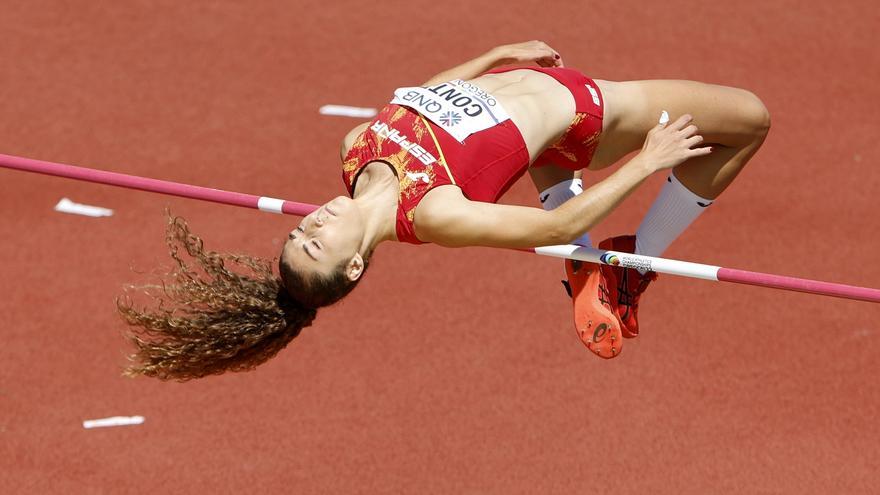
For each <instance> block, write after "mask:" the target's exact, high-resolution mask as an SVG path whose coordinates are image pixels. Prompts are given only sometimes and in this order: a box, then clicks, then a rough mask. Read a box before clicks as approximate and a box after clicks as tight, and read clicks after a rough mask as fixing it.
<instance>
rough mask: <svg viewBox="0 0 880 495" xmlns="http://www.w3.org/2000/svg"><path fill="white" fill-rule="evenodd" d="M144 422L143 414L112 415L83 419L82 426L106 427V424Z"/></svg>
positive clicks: (88, 427)
mask: <svg viewBox="0 0 880 495" xmlns="http://www.w3.org/2000/svg"><path fill="white" fill-rule="evenodd" d="M143 422H144V417H143V416H113V417H110V418H101V419H87V420H85V421H83V428H85V429H87V430H89V429H92V428H106V427H108V426H129V425H139V424H142V423H143Z"/></svg>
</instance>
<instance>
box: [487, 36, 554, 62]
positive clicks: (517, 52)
mask: <svg viewBox="0 0 880 495" xmlns="http://www.w3.org/2000/svg"><path fill="white" fill-rule="evenodd" d="M495 50H497V55H498V61H499V63H501V64H518V63H523V62H535V63H536V64H538V65H540V66H541V67H563V65H562V56H560V55H559V52H557V51H556V50H554V49H553V48H550V46H549V45H548V44H547V43H544V42H543V41H526V42H525V43H514V44H512V45H502V46H499V47H498V48H496V49H495Z"/></svg>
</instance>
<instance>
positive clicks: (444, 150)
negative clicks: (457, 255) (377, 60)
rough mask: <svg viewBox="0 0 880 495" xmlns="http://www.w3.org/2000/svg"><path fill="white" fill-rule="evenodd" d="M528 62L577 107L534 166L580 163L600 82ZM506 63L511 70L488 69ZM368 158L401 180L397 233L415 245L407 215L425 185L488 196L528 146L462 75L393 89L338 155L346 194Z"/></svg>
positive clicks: (590, 148) (597, 116)
mask: <svg viewBox="0 0 880 495" xmlns="http://www.w3.org/2000/svg"><path fill="white" fill-rule="evenodd" d="M530 69H532V70H537V71H540V72H543V73H545V74H548V75H550V76H552V77H553V78H555V79H556V80H557V81H559V82H560V83H562V84H563V85H565V86H566V87H567V88H569V90H571V92H572V95H574V98H575V102H576V111H577V114H576V115H575V118H574V120H573V122H572V124H571V126H570V127H569V129H568V131H566V133H565V134H564V135H563V137H562V138H561V139H560V140H559V142H557V143H555V144H554V145H552V146H551V147H550V148H548V149H547V150H545V151H544V153H542V154H541V155H540V156H539V157H538V158H537V159H536V160H535V163H534V164H533V166H543V165H547V164H551V163H552V164H555V165H559V166H562V167H566V168H571V169H572V170H578V169H581V168H584V167H586V166H587V165H588V164H589V162H590V158H591V157H592V155H593V152H594V151H595V148H596V145H597V144H598V139H599V135H600V134H601V131H602V97H601V94H599V91H598V88H597V87H596V86H595V83H593V81H592V80H591V79H589V78H587V77H585V76H584V75H582V74H580V73H579V72H577V71H574V70H571V69H562V68H540V67H536V68H530ZM508 70H516V69H498V70H495V71H492V72H506V71H508ZM591 89H592V91H591ZM400 103H403V104H400ZM404 104H405V105H406V106H404ZM412 107H415V108H417V109H418V111H416V110H415V109H414V108H412ZM374 161H381V162H385V163H386V164H388V165H390V166H391V167H392V168H393V169H394V170H395V173H396V174H397V178H398V180H399V181H400V193H399V196H398V209H397V225H396V230H397V238H398V240H399V241H401V242H409V243H414V244H421V243H422V241H420V240H419V239H418V238H417V237H416V235H415V228H414V226H413V220H414V217H415V209H416V207H417V206H418V204H419V202H420V201H421V199H422V198H423V197H424V196H425V194H427V193H428V191H430V190H431V189H433V188H435V187H439V186H442V185H455V186H458V187H459V188H460V189H461V191H462V194H464V195H465V197H467V198H468V199H470V200H472V201H484V202H490V203H494V202H496V201H497V200H498V198H500V197H501V195H503V194H504V193H505V192H506V191H507V190H508V189H509V188H510V186H511V185H513V183H514V182H516V180H517V179H519V178H520V177H521V176H522V175H523V174H524V173H525V172H526V170H527V169H528V167H529V152H528V150H527V149H526V145H525V141H523V138H522V135H521V134H520V132H519V129H518V128H517V127H516V125H515V124H514V123H513V121H511V120H510V119H509V118H507V115H506V113H505V112H504V110H503V109H502V108H501V107H500V105H497V102H495V100H494V98H492V96H491V95H489V94H487V93H485V92H483V91H482V90H480V89H479V88H478V87H476V86H473V85H470V84H469V83H467V82H464V81H452V82H447V83H442V84H438V85H435V86H431V87H428V88H400V89H398V90H397V91H395V99H394V101H393V102H392V104H389V105H387V106H386V107H384V108H383V109H382V110H381V111H380V112H379V114H378V115H377V116H376V118H375V120H373V121H372V122H371V123H370V126H369V127H368V128H367V129H366V130H365V131H364V132H363V133H361V134H360V135H359V136H358V137H357V139H356V140H355V142H354V144H353V145H352V147H351V149H350V150H349V152H348V154H347V155H346V157H345V159H344V161H343V169H342V177H343V181H344V182H345V186H346V188H347V189H348V192H349V195H354V187H355V183H356V181H357V177H358V175H359V174H360V172H361V170H363V168H364V167H365V166H366V165H367V164H368V163H370V162H374Z"/></svg>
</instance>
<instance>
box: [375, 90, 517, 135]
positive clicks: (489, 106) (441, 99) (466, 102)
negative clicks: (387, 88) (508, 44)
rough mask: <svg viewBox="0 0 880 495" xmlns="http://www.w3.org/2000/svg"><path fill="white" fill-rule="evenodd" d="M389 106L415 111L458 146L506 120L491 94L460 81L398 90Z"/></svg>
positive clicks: (503, 112)
mask: <svg viewBox="0 0 880 495" xmlns="http://www.w3.org/2000/svg"><path fill="white" fill-rule="evenodd" d="M391 103H393V104H395V105H402V106H405V107H408V108H412V109H413V110H415V111H417V112H419V113H420V114H422V115H424V116H425V117H426V118H427V119H429V120H430V121H431V122H433V123H435V124H437V125H438V126H440V127H442V128H443V129H444V130H446V132H448V133H449V134H450V135H451V136H452V137H454V138H455V139H456V140H457V141H458V142H460V143H463V142H464V140H465V139H467V137H468V136H470V135H471V134H474V133H476V132H480V131H482V130H485V129H488V128H490V127H493V126H496V125H498V124H500V123H501V122H504V121H505V120H508V119H509V118H510V117H509V116H508V115H507V112H505V111H504V108H502V107H501V104H500V103H498V100H496V99H495V98H494V97H493V96H492V95H490V94H489V93H487V92H485V91H483V90H482V89H480V88H479V87H477V86H475V85H473V84H471V83H469V82H466V81H462V80H461V79H456V80H455V81H449V82H444V83H440V84H437V85H435V86H429V87H427V88H419V87H413V88H398V89H397V90H395V91H394V99H393V100H391Z"/></svg>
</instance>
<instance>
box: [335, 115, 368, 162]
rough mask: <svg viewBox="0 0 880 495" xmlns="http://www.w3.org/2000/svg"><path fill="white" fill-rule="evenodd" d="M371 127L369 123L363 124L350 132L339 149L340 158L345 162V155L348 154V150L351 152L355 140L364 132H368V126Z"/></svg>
mask: <svg viewBox="0 0 880 495" xmlns="http://www.w3.org/2000/svg"><path fill="white" fill-rule="evenodd" d="M369 125H370V123H369V122H364V123H363V124H360V125H358V126H355V128H354V129H352V130H350V131H348V134H346V135H345V137H344V138H342V146H341V147H340V148H339V156H340V157H341V158H342V159H343V160H344V159H345V155H347V154H348V150H350V149H351V147H352V145H353V144H354V140H355V139H357V137H358V136H360V135H361V133H362V132H364V131H365V130H367V126H369Z"/></svg>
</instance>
